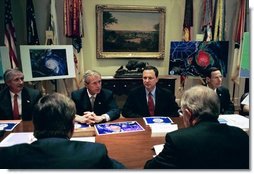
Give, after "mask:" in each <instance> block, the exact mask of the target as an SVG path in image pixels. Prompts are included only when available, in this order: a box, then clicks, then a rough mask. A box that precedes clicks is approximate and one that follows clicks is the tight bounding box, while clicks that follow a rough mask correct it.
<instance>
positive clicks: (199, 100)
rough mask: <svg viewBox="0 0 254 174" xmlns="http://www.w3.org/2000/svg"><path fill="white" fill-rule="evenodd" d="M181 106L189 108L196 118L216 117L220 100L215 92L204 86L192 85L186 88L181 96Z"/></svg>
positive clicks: (212, 118)
mask: <svg viewBox="0 0 254 174" xmlns="http://www.w3.org/2000/svg"><path fill="white" fill-rule="evenodd" d="M181 107H182V108H188V109H189V110H191V112H192V115H193V116H194V117H195V118H197V119H200V120H201V119H211V120H214V119H218V116H219V114H220V100H219V98H218V96H217V94H216V93H215V92H214V91H213V90H212V89H210V88H208V87H206V86H201V85H198V86H194V87H191V88H190V89H188V90H186V91H185V92H184V94H183V96H182V98H181Z"/></svg>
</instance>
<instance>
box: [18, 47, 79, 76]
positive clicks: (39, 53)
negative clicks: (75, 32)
mask: <svg viewBox="0 0 254 174" xmlns="http://www.w3.org/2000/svg"><path fill="white" fill-rule="evenodd" d="M20 55H21V63H22V71H23V73H24V78H25V79H24V80H25V81H41V80H53V79H65V78H74V77H75V65H74V55H73V46H72V45H21V46H20Z"/></svg>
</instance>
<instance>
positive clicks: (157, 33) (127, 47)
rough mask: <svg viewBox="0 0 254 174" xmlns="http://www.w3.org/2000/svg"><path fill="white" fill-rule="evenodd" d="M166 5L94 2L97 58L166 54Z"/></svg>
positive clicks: (158, 56) (150, 56)
mask: <svg viewBox="0 0 254 174" xmlns="http://www.w3.org/2000/svg"><path fill="white" fill-rule="evenodd" d="M165 12H166V10H165V8H164V7H150V6H118V5H97V6H96V19H97V25H96V27H97V28H96V29H97V31H96V32H97V34H96V36H97V43H96V49H97V50H96V53H97V54H96V55H97V58H154V59H163V58H164V53H165V51H164V50H165V46H164V39H165Z"/></svg>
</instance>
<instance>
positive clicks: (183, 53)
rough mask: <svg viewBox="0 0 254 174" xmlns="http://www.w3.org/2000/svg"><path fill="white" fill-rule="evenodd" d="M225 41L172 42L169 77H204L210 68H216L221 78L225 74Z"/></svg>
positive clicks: (226, 54)
mask: <svg viewBox="0 0 254 174" xmlns="http://www.w3.org/2000/svg"><path fill="white" fill-rule="evenodd" d="M227 62H228V42H227V41H210V42H203V41H190V42H184V41H173V42H171V46H170V61H169V72H168V74H170V75H182V76H200V77H204V74H205V72H206V71H207V69H209V68H210V67H212V66H213V67H217V68H219V69H220V70H221V73H222V74H223V76H224V77H225V76H226V73H227Z"/></svg>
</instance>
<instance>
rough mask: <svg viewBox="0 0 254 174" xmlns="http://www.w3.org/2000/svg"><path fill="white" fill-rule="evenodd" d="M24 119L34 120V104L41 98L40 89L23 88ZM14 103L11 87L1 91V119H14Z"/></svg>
mask: <svg viewBox="0 0 254 174" xmlns="http://www.w3.org/2000/svg"><path fill="white" fill-rule="evenodd" d="M21 96H22V115H21V118H22V120H32V111H33V106H34V105H35V104H36V102H37V101H38V100H39V99H40V98H41V96H42V95H41V93H40V91H39V90H35V89H32V88H27V87H24V88H23V90H22V94H21ZM12 119H13V116H12V103H11V94H10V91H9V88H4V89H3V90H2V91H1V92H0V120H12Z"/></svg>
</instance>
